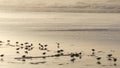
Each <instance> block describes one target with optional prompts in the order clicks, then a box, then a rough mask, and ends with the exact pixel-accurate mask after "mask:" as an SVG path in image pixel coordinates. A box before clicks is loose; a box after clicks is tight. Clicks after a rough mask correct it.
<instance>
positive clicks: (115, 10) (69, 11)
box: [0, 8, 120, 13]
mask: <svg viewBox="0 0 120 68" xmlns="http://www.w3.org/2000/svg"><path fill="white" fill-rule="evenodd" d="M0 12H67V13H120V9H81V8H6V9H5V8H0Z"/></svg>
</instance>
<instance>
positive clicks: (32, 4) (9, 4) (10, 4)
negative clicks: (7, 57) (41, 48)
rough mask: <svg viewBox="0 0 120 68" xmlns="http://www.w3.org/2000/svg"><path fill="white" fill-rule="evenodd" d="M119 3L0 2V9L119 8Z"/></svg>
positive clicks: (114, 0)
mask: <svg viewBox="0 0 120 68" xmlns="http://www.w3.org/2000/svg"><path fill="white" fill-rule="evenodd" d="M119 2H120V0H0V7H2V8H4V7H80V6H82V7H84V6H87V7H95V6H98V7H99V6H111V7H117V6H118V5H119ZM92 5H93V6H92Z"/></svg>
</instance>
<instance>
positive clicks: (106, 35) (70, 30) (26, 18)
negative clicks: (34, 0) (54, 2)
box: [0, 12, 120, 68]
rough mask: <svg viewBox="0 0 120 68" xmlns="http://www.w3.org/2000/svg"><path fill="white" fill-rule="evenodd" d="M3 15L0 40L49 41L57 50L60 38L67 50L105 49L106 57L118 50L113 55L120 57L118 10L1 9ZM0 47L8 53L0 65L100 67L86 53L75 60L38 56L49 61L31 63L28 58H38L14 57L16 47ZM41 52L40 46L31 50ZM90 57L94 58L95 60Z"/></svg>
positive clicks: (12, 41)
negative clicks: (73, 61)
mask: <svg viewBox="0 0 120 68" xmlns="http://www.w3.org/2000/svg"><path fill="white" fill-rule="evenodd" d="M0 15H1V16H0V40H3V41H5V42H6V40H11V44H15V42H16V41H19V42H21V43H24V42H31V43H33V44H34V46H35V48H37V45H38V43H39V42H40V43H42V44H48V45H49V48H50V49H51V50H56V46H57V45H56V42H59V43H60V45H61V47H62V48H63V49H65V51H66V52H67V53H68V52H72V51H74V52H77V51H84V52H85V54H90V51H91V49H92V48H95V49H96V50H98V51H105V54H101V55H102V56H104V58H105V57H106V56H105V55H106V54H108V53H111V50H115V53H114V55H115V56H116V57H120V56H119V49H120V46H119V44H120V42H119V41H120V36H119V33H120V31H119V26H120V24H119V22H120V19H119V18H120V14H119V13H99V14H98V13H56V12H8V13H7V12H5V13H3V12H1V13H0ZM0 50H1V52H0V53H5V54H6V56H5V58H4V62H1V66H0V67H4V68H18V67H20V68H21V67H29V68H30V67H31V68H38V67H44V68H47V66H49V67H50V68H54V67H57V68H63V67H65V68H73V67H75V68H79V67H83V68H94V67H95V68H96V67H97V68H101V66H100V65H97V64H96V60H95V59H93V58H89V57H87V56H85V58H84V59H82V60H79V61H76V62H75V63H71V62H70V61H69V58H66V57H65V58H66V59H65V58H64V57H61V58H57V59H58V60H57V59H55V58H54V59H45V60H43V59H38V60H40V61H47V63H45V64H38V65H32V64H29V62H32V61H35V62H36V61H38V60H36V59H34V60H28V61H26V62H25V63H24V62H21V61H17V60H14V59H13V58H14V57H16V56H17V57H18V56H21V54H20V55H18V54H16V53H15V48H11V47H4V46H2V47H1V48H0ZM38 54H39V52H38V51H37V49H34V50H33V51H32V52H31V55H38ZM88 60H93V63H91V62H88ZM86 61H87V62H86ZM16 62H17V63H16ZM61 63H63V64H61ZM59 64H61V65H59ZM80 64H81V65H80ZM109 64H110V63H109V62H107V61H105V66H104V64H103V66H102V67H105V68H110V67H111V68H114V67H115V66H110V65H109ZM111 64H112V63H111ZM46 65H47V66H46ZM119 65H120V62H119ZM119 65H118V66H119Z"/></svg>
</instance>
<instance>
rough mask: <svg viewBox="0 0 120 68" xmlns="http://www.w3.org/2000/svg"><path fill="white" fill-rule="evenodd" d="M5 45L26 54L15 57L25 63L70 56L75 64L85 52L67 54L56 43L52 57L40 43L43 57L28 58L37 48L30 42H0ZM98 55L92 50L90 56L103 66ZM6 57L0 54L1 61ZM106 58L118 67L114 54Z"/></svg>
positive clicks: (45, 46) (39, 47) (18, 52)
mask: <svg viewBox="0 0 120 68" xmlns="http://www.w3.org/2000/svg"><path fill="white" fill-rule="evenodd" d="M4 43H6V44H4ZM3 44H4V45H6V46H11V47H15V48H16V53H17V54H20V51H21V50H22V51H23V52H24V54H22V56H21V57H15V58H14V59H16V60H21V61H24V62H25V61H26V60H27V59H33V58H43V59H45V58H49V57H61V56H68V57H70V58H71V59H70V61H71V62H73V63H74V62H75V61H76V60H77V58H79V59H82V57H83V52H71V53H65V51H64V50H63V49H61V47H60V46H61V45H60V43H58V42H56V44H57V45H56V48H57V50H55V51H56V53H55V54H51V55H47V53H48V52H51V50H49V49H48V45H47V44H46V45H43V44H41V43H38V49H39V50H40V51H42V55H40V56H28V54H29V53H30V52H31V51H32V50H34V48H35V47H34V44H33V43H29V42H25V43H20V42H15V44H14V45H13V44H11V41H10V40H7V41H6V42H3V41H0V45H1V46H3ZM96 53H97V52H96V50H95V49H91V54H89V55H88V56H90V57H94V58H96V60H97V64H99V65H101V64H102V63H101V59H102V57H100V56H97V55H96ZM4 56H5V55H4V54H0V58H1V61H2V60H3V58H4ZM106 57H107V60H108V61H110V62H111V61H112V62H113V65H114V66H117V61H118V59H117V58H116V57H114V56H113V54H107V55H106ZM42 63H45V62H42ZM31 64H34V63H31ZM36 64H37V63H36Z"/></svg>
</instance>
